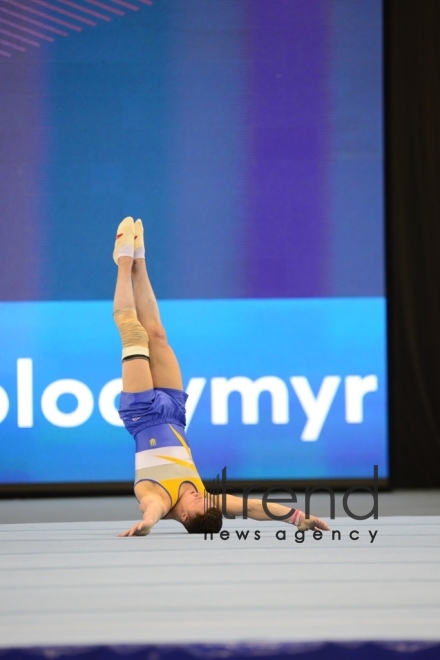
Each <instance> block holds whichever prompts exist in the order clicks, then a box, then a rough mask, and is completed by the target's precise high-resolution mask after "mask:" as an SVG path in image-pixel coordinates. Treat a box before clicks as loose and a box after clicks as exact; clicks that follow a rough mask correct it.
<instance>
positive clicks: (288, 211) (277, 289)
mask: <svg viewBox="0 0 440 660" xmlns="http://www.w3.org/2000/svg"><path fill="white" fill-rule="evenodd" d="M328 10H329V8H328V4H326V0H313V2H310V0H294V1H292V0H277V1H276V2H274V0H249V1H248V15H249V25H250V26H251V29H250V32H249V39H248V49H249V50H248V57H249V79H250V84H251V86H252V91H251V94H250V99H251V107H250V108H249V111H248V130H249V134H248V149H249V151H248V154H249V172H248V175H247V188H248V190H247V198H248V200H249V201H248V208H247V220H246V232H245V238H244V249H243V252H244V255H243V264H244V267H245V269H246V272H245V280H246V294H245V295H246V296H249V297H314V296H323V295H326V293H327V286H326V281H325V271H326V256H325V242H326V213H325V211H326V205H327V202H326V197H327V195H326V148H327V131H328V129H327V125H326V124H327V122H328V119H327V117H328V94H327V88H326V78H327V75H326V71H327V59H328V43H327V41H328V35H327V27H326V26H327V25H328V19H327V12H328Z"/></svg>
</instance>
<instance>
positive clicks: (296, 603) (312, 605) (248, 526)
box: [0, 516, 440, 647]
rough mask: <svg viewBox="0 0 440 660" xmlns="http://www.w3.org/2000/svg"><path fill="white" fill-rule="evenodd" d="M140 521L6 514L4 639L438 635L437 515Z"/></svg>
mask: <svg viewBox="0 0 440 660" xmlns="http://www.w3.org/2000/svg"><path fill="white" fill-rule="evenodd" d="M131 522H133V521H122V522H115V521H110V522H99V523H93V522H76V523H38V524H16V525H13V524H5V525H1V526H0V587H1V592H0V593H1V602H0V613H1V617H0V645H1V646H2V647H11V646H26V645H49V644H55V645H65V644H124V643H132V644H141V643H174V642H194V641H198V642H223V643H224V642H237V641H256V640H273V641H300V640H302V641H313V640H368V639H371V640H373V639H374V640H380V639H402V640H403V639H413V640H414V639H420V640H429V639H438V638H439V637H440V623H439V622H440V527H439V522H440V518H439V517H434V516H432V517H412V516H411V517H409V516H408V517H388V518H381V519H379V520H376V521H374V520H366V521H362V522H356V521H353V520H351V519H349V518H337V519H336V520H334V521H333V522H332V529H333V530H338V531H340V533H341V540H338V539H337V538H335V539H332V534H331V533H327V534H325V535H324V536H323V538H322V539H321V540H315V539H314V538H313V536H312V534H311V533H310V532H308V533H307V535H306V537H305V541H304V542H303V543H298V542H297V541H296V539H295V531H296V529H295V528H294V527H291V526H290V525H285V524H283V523H279V524H278V523H275V522H265V523H257V522H255V521H243V520H241V519H238V520H234V521H225V524H224V529H226V530H227V531H229V532H230V537H229V539H227V540H222V539H221V538H220V537H219V536H218V535H217V536H214V539H213V540H209V539H207V540H204V538H203V536H199V535H188V534H187V533H186V532H185V530H183V528H182V527H181V526H180V525H179V524H178V523H175V522H173V521H162V522H161V523H159V524H158V525H157V526H156V527H155V528H154V530H153V531H152V533H151V534H150V536H148V537H144V538H117V536H116V535H117V533H118V532H119V531H122V530H123V529H125V528H126V527H128V526H129V525H130V524H131ZM257 529H258V530H260V539H259V540H256V539H255V536H256V534H255V531H256V530H257ZM279 530H282V531H283V532H285V533H286V539H285V540H282V539H278V538H277V537H276V533H277V531H279ZM355 530H357V531H358V534H356V533H355ZM242 531H244V532H246V531H248V532H249V534H248V537H247V539H246V540H244V539H243V538H241V539H239V538H238V536H237V532H242ZM369 531H371V532H372V533H374V532H375V531H377V535H376V537H375V539H374V542H371V540H372V539H371V535H370V533H369ZM350 533H352V536H353V537H356V536H358V537H359V538H358V539H357V540H355V539H351V538H350ZM279 536H282V535H281V534H279ZM335 536H337V535H335ZM298 540H299V539H298Z"/></svg>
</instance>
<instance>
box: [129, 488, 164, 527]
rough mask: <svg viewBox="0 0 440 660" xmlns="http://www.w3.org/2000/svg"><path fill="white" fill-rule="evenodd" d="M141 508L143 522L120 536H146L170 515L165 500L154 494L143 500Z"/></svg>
mask: <svg viewBox="0 0 440 660" xmlns="http://www.w3.org/2000/svg"><path fill="white" fill-rule="evenodd" d="M139 508H140V510H141V511H142V513H143V516H142V521H141V522H139V523H136V525H133V527H130V529H127V530H126V531H125V532H122V533H121V534H118V536H146V535H147V534H149V533H150V532H151V529H152V528H153V527H154V525H155V524H156V523H157V522H158V521H159V520H160V519H161V518H163V517H164V516H165V515H166V514H167V513H168V511H167V510H166V508H165V505H164V503H163V500H162V499H161V498H160V497H157V496H155V495H154V494H152V493H149V494H147V495H144V497H142V498H141V500H140V502H139Z"/></svg>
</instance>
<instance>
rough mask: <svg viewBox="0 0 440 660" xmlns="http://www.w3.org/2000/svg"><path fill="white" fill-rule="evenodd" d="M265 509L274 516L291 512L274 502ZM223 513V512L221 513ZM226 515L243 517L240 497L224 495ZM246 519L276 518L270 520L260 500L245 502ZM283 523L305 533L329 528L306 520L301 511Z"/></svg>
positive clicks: (322, 522) (312, 518)
mask: <svg viewBox="0 0 440 660" xmlns="http://www.w3.org/2000/svg"><path fill="white" fill-rule="evenodd" d="M221 506H222V497H220V504H219V508H221ZM267 508H268V510H269V511H270V513H272V514H273V515H274V516H285V515H287V514H288V513H290V512H291V508H290V507H288V506H284V505H282V504H276V503H275V502H270V504H269V503H268V504H267ZM223 513H224V511H223ZM226 513H227V514H229V515H231V516H242V515H243V500H242V498H241V497H235V496H234V495H226ZM247 517H248V518H252V519H253V520H276V518H271V516H269V515H268V514H267V513H266V511H265V510H264V509H263V504H262V501H261V500H256V499H248V501H247ZM283 522H286V523H289V524H293V525H296V526H297V527H298V530H299V531H307V530H308V529H322V530H324V531H328V530H329V529H330V527H329V526H328V525H327V523H325V522H324V521H323V520H321V519H320V518H316V517H315V516H310V517H309V518H306V515H305V513H304V512H303V511H299V510H298V509H295V510H294V513H293V514H292V515H291V516H289V517H287V518H286V519H285V520H284V521H283Z"/></svg>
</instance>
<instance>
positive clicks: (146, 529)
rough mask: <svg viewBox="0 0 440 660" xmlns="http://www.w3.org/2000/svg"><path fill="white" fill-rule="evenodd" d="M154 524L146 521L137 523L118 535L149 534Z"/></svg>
mask: <svg viewBox="0 0 440 660" xmlns="http://www.w3.org/2000/svg"><path fill="white" fill-rule="evenodd" d="M152 527H153V525H151V524H148V523H146V522H145V521H142V522H139V523H136V525H133V527H130V529H127V531H126V532H121V533H120V534H118V536H147V534H149V533H150V532H151V528H152Z"/></svg>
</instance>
